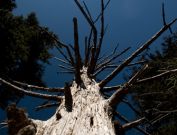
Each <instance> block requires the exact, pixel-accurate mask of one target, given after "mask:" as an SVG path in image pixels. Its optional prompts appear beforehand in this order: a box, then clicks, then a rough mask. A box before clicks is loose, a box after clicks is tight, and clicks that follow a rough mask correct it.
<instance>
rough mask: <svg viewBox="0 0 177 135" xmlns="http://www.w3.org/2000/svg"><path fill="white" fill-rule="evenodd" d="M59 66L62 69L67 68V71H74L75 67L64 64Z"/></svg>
mask: <svg viewBox="0 0 177 135" xmlns="http://www.w3.org/2000/svg"><path fill="white" fill-rule="evenodd" d="M58 67H60V68H62V69H65V70H67V71H74V68H69V67H66V66H64V65H60V64H59V65H58Z"/></svg>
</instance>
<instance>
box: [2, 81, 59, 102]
mask: <svg viewBox="0 0 177 135" xmlns="http://www.w3.org/2000/svg"><path fill="white" fill-rule="evenodd" d="M0 82H1V83H4V84H5V85H7V86H10V87H12V88H14V89H15V90H16V91H17V92H20V93H23V94H25V95H28V96H32V97H37V98H42V99H49V100H56V101H61V100H62V99H63V98H62V97H60V96H55V95H48V94H41V93H36V92H32V91H27V90H24V89H22V88H20V87H17V86H15V85H13V84H11V83H10V82H8V81H6V80H4V79H2V78H0Z"/></svg>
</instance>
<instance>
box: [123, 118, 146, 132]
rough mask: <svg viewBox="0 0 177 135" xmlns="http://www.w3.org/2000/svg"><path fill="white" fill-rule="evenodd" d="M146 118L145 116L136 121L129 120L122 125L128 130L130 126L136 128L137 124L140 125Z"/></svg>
mask: <svg viewBox="0 0 177 135" xmlns="http://www.w3.org/2000/svg"><path fill="white" fill-rule="evenodd" d="M144 120H145V118H141V119H138V120H135V121H132V122H129V123H126V124H124V125H123V126H122V128H123V129H124V130H128V129H130V128H134V127H136V126H138V125H139V124H141V123H142V122H143V121H144Z"/></svg>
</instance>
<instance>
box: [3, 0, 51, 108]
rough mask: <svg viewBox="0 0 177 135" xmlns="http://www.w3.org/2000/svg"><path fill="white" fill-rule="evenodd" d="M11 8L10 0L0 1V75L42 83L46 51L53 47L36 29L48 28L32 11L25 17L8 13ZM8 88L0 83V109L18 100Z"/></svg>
mask: <svg viewBox="0 0 177 135" xmlns="http://www.w3.org/2000/svg"><path fill="white" fill-rule="evenodd" d="M14 8H16V4H15V1H14V0H1V2H0V76H1V77H3V78H8V79H13V80H18V81H22V82H28V83H31V84H38V85H44V83H43V81H42V80H41V77H42V74H43V63H48V59H49V58H50V57H51V56H50V54H49V52H48V50H49V49H51V48H52V47H53V46H54V40H53V39H51V38H50V37H49V36H48V34H46V33H44V32H42V31H41V30H40V29H38V28H39V27H40V28H42V29H45V30H46V31H48V29H47V28H45V27H41V26H40V25H39V22H38V20H37V18H36V15H35V13H30V14H29V15H28V16H26V17H23V16H16V15H14V14H13V12H12V11H13V9H14ZM48 32H49V31H48ZM49 33H51V32H49ZM51 34H52V33H51ZM8 89H9V88H7V87H5V86H4V85H2V84H1V85H0V107H2V108H5V107H6V106H7V104H8V102H9V101H11V100H12V101H18V99H19V97H20V96H19V94H18V96H17V94H15V93H13V92H12V91H9V90H8ZM21 96H22V95H21Z"/></svg>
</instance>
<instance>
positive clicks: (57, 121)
mask: <svg viewBox="0 0 177 135" xmlns="http://www.w3.org/2000/svg"><path fill="white" fill-rule="evenodd" d="M74 2H75V4H76V5H77V6H78V9H79V10H80V11H81V13H82V14H83V16H84V18H85V19H86V21H87V23H88V25H89V26H90V34H89V35H88V37H87V36H86V37H85V57H84V58H81V54H80V49H79V33H78V29H79V26H78V23H77V18H76V17H74V19H73V26H74V45H73V46H72V45H66V44H64V43H62V42H61V41H58V40H57V38H56V37H54V36H53V35H50V36H51V37H52V38H53V39H55V41H56V48H57V49H58V51H59V52H60V53H61V55H62V56H63V58H56V59H57V60H58V61H59V62H60V63H61V64H60V65H59V67H60V68H61V69H63V71H61V72H64V73H72V74H74V76H75V78H74V81H73V82H72V84H69V83H66V86H65V87H64V88H44V87H39V86H34V85H28V84H24V83H22V82H17V81H7V80H4V79H3V78H0V83H3V84H5V85H8V86H10V87H12V88H14V90H16V91H17V92H20V93H23V94H25V95H29V96H33V97H37V98H42V99H48V100H50V101H53V102H52V103H47V104H45V105H42V106H39V107H38V108H37V109H42V108H46V107H50V106H54V105H57V106H58V107H57V109H56V113H55V114H54V115H53V116H52V117H51V118H50V119H48V120H47V121H42V120H35V119H30V118H28V119H27V118H26V117H24V118H25V119H26V121H27V122H26V123H25V124H24V125H21V129H18V130H15V133H11V132H9V134H10V135H12V134H17V135H20V134H21V132H22V130H23V129H24V130H26V129H28V130H30V129H33V131H35V132H32V134H36V135H68V134H74V135H107V134H109V135H115V134H123V133H124V132H125V131H126V130H127V129H130V128H136V129H137V130H139V131H140V132H142V133H143V134H149V133H148V132H147V131H145V130H144V129H141V128H140V127H138V125H139V124H141V123H142V122H143V121H144V120H145V118H139V119H137V120H135V121H129V120H127V119H126V118H124V117H123V116H122V115H120V113H119V112H116V110H114V107H115V106H118V105H119V103H120V102H123V97H124V96H125V95H127V94H128V93H129V89H131V87H132V86H133V85H134V84H135V83H137V82H139V83H140V82H141V81H145V80H148V79H149V78H146V79H144V80H138V78H139V77H140V76H141V74H143V72H144V71H145V70H146V69H147V68H148V65H145V66H144V67H142V68H141V70H139V71H138V72H137V73H136V74H135V75H134V76H133V77H132V78H131V79H130V80H129V81H127V82H126V83H124V84H119V85H117V86H108V83H109V82H111V81H112V80H113V79H114V77H116V76H118V75H119V73H120V72H121V71H122V70H123V69H125V68H126V67H128V66H129V65H131V64H132V61H133V60H135V59H136V57H137V56H138V55H140V54H141V53H142V52H143V51H144V50H145V49H147V48H148V47H149V46H150V45H151V44H152V43H153V42H154V41H155V40H156V39H157V38H158V37H159V36H161V35H162V33H163V32H164V31H166V30H167V29H169V28H170V26H171V25H172V24H173V23H174V22H175V21H176V20H177V19H174V20H173V21H171V22H170V23H168V24H167V23H165V25H164V26H163V27H162V28H161V29H160V30H159V31H158V32H157V33H156V34H155V35H154V36H152V38H150V39H149V40H148V41H147V42H145V43H144V44H143V45H141V46H140V47H139V48H138V49H137V50H136V51H135V52H134V53H133V54H131V55H130V56H129V57H128V58H127V59H125V60H124V61H122V62H121V63H120V64H116V62H115V61H116V60H117V59H118V58H119V56H121V55H123V54H124V53H126V52H127V50H128V49H130V48H126V49H125V50H123V51H122V52H117V47H116V48H115V49H114V50H113V52H112V53H111V54H110V55H108V56H103V57H102V56H101V55H100V53H101V49H102V44H103V39H104V35H105V25H104V12H105V9H106V7H107V6H108V4H109V2H110V0H108V1H107V2H106V3H105V2H104V0H100V3H101V5H100V7H101V8H100V9H101V12H100V14H99V15H98V16H97V18H96V19H95V20H94V18H93V17H92V15H91V14H90V11H89V8H88V7H87V4H86V3H85V2H84V3H83V5H82V4H81V3H80V2H79V0H74ZM98 21H100V25H99V26H100V28H97V27H96V23H98ZM39 29H40V30H41V31H42V32H46V31H45V30H43V29H41V28H39ZM48 34H49V33H48ZM63 50H65V52H66V53H64V51H63ZM136 63H137V64H138V63H142V61H140V62H136ZM132 65H133V64H132ZM109 68H114V70H113V71H112V72H111V73H110V74H109V75H107V77H106V78H103V79H102V80H101V81H100V82H96V79H97V75H98V74H99V73H102V72H104V71H105V70H107V69H109ZM164 74H166V72H165V73H164ZM159 76H160V75H159ZM155 77H156V76H154V78H155ZM152 78H153V77H152ZM29 88H30V91H29ZM36 90H40V91H48V94H43V93H41V92H36ZM110 90H114V93H113V94H112V96H110V97H107V98H105V96H104V92H109V91H110ZM50 92H55V93H56V92H59V93H63V94H61V95H63V96H58V95H54V94H50ZM17 111H18V110H17ZM115 112H116V113H115ZM113 115H117V116H118V117H120V118H122V119H123V120H124V121H125V122H126V124H124V125H122V124H121V123H120V122H119V121H116V122H115V121H114V120H113ZM29 120H30V122H28V121H29ZM9 121H10V119H9ZM15 122H16V123H18V122H20V121H18V120H16V121H15ZM7 123H8V122H7ZM9 123H10V122H9ZM8 125H10V124H8ZM30 125H31V126H32V127H31V128H29V126H30ZM9 128H10V126H9ZM10 131H12V130H10Z"/></svg>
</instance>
